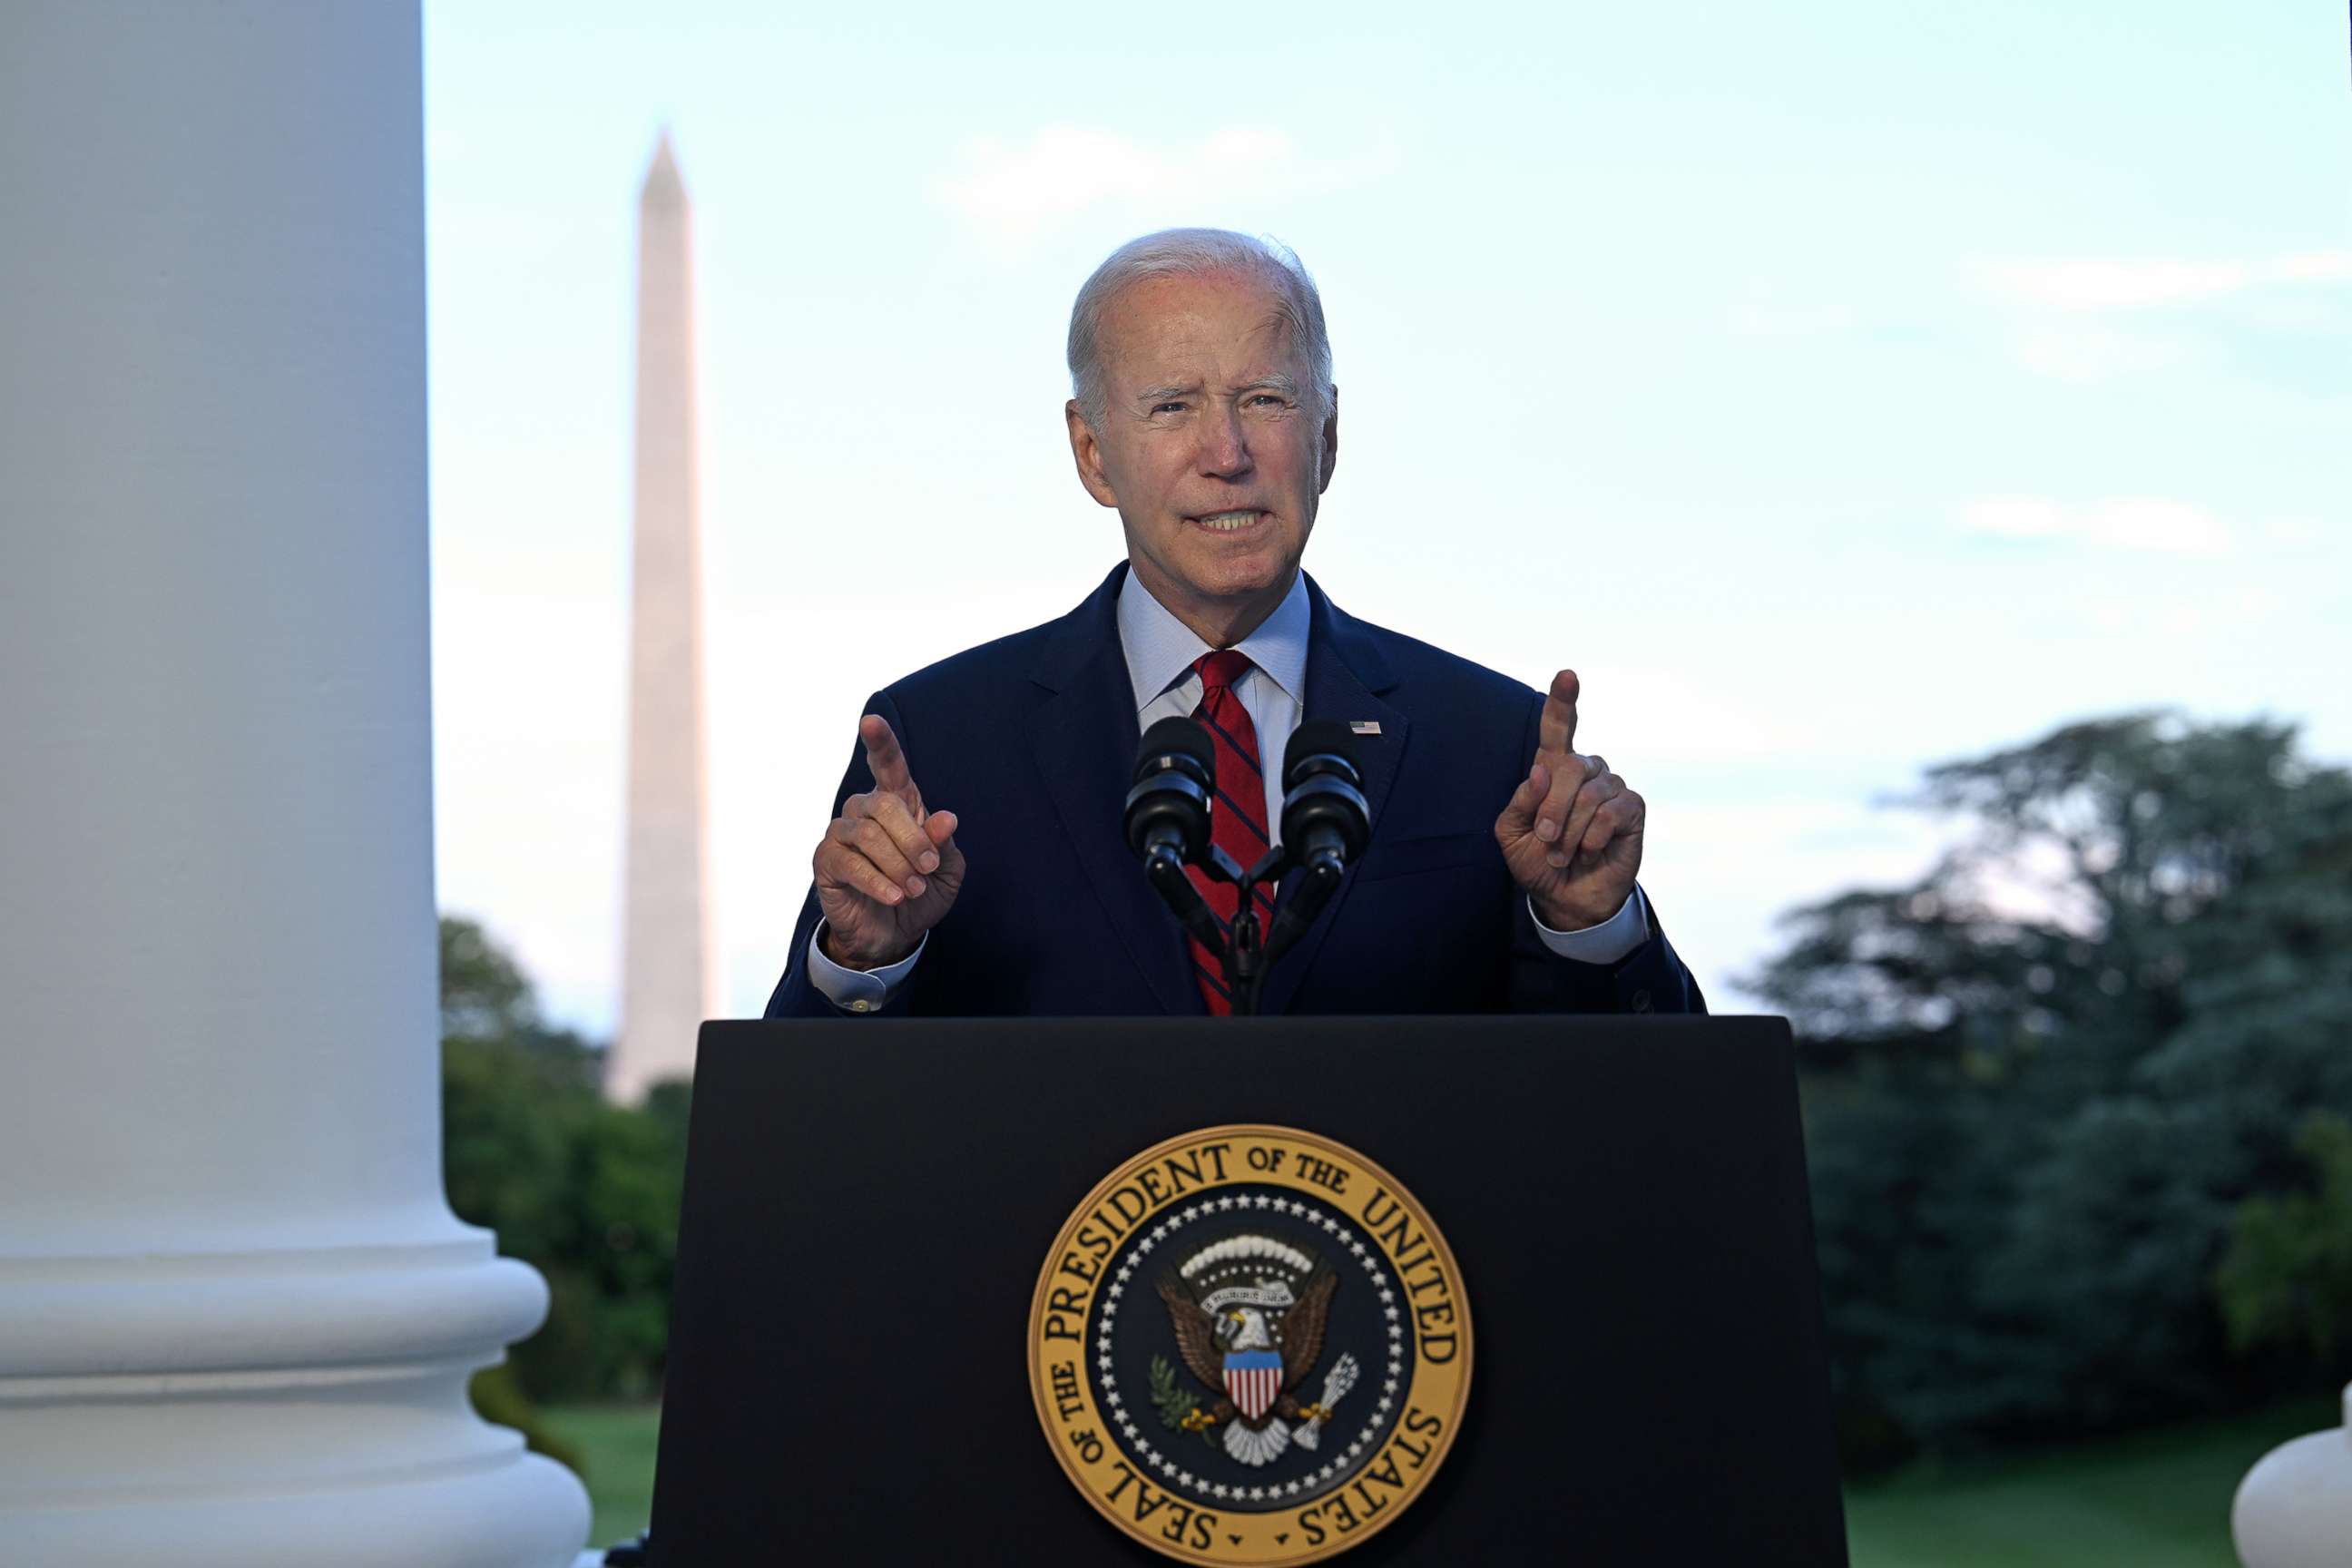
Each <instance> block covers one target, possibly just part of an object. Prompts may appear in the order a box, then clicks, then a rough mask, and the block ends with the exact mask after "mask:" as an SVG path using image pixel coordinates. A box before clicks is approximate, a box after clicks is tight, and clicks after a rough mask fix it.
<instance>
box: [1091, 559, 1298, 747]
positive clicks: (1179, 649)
mask: <svg viewBox="0 0 2352 1568" xmlns="http://www.w3.org/2000/svg"><path fill="white" fill-rule="evenodd" d="M1312 621H1313V615H1312V612H1311V610H1310V607H1309V605H1308V604H1307V574H1305V573H1304V572H1301V573H1298V574H1296V575H1294V576H1293V577H1292V578H1291V580H1290V592H1289V593H1287V594H1285V595H1283V596H1282V603H1281V604H1279V605H1276V606H1275V607H1274V614H1272V615H1270V616H1266V618H1265V620H1264V621H1263V622H1261V623H1260V624H1259V626H1258V628H1257V629H1256V630H1255V631H1254V632H1252V633H1250V635H1249V636H1247V637H1244V638H1242V640H1241V641H1240V642H1239V643H1237V644H1235V645H1234V646H1235V647H1237V648H1239V649H1240V650H1241V652H1243V653H1244V654H1245V655H1247V656H1248V658H1249V661H1250V662H1251V663H1252V664H1254V665H1255V666H1257V668H1259V669H1260V670H1262V671H1264V672H1265V675H1266V677H1267V678H1268V679H1271V680H1272V681H1273V682H1274V683H1275V684H1276V686H1279V687H1281V688H1282V689H1283V690H1284V691H1285V692H1286V693H1287V694H1288V695H1289V697H1290V700H1291V701H1292V702H1294V703H1297V704H1299V705H1301V706H1304V704H1305V702H1306V690H1307V632H1308V629H1309V626H1311V624H1312ZM1118 640H1119V644H1120V647H1121V648H1122V649H1123V650H1124V651H1125V653H1126V655H1127V678H1128V679H1129V681H1130V682H1131V683H1132V684H1133V685H1134V687H1135V710H1136V711H1137V712H1139V713H1140V712H1142V711H1143V710H1144V709H1146V708H1148V707H1150V705H1151V702H1152V700H1153V699H1155V698H1157V697H1158V696H1159V695H1160V693H1161V692H1163V691H1165V690H1167V689H1169V688H1170V687H1171V686H1173V685H1175V684H1176V683H1177V682H1178V681H1180V680H1181V679H1184V674H1185V671H1187V670H1188V669H1190V668H1192V664H1193V662H1194V661H1195V660H1197V659H1198V658H1200V657H1201V656H1202V654H1204V653H1207V652H1208V651H1210V650H1209V645H1208V644H1207V643H1205V642H1202V640H1201V637H1200V634H1199V633H1197V632H1195V631H1194V630H1193V629H1192V627H1190V626H1186V625H1185V624H1184V623H1183V622H1181V621H1180V620H1178V619H1177V618H1176V617H1175V616H1172V615H1171V614H1169V612H1168V607H1167V606H1166V605H1162V604H1161V603H1160V601H1159V600H1158V599H1156V598H1154V597H1152V595H1151V590H1150V589H1149V588H1146V587H1145V586H1144V585H1143V584H1141V583H1139V582H1138V581H1137V580H1136V576H1135V571H1134V569H1133V568H1132V567H1129V569H1128V574H1127V581H1126V582H1124V583H1122V584H1119V588H1118Z"/></svg>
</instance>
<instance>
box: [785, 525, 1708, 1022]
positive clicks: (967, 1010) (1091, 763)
mask: <svg viewBox="0 0 2352 1568" xmlns="http://www.w3.org/2000/svg"><path fill="white" fill-rule="evenodd" d="M1126 572H1127V567H1126V564H1125V563H1120V565H1119V566H1118V567H1117V568H1116V569H1115V570H1113V571H1112V573H1111V574H1110V575H1109V577H1108V578H1107V579H1105V580H1104V582H1103V584H1102V586H1101V587H1099V588H1097V590H1095V592H1094V594H1093V595H1091V596H1090V597H1088V598H1087V601H1086V603H1084V604H1082V605H1079V606H1078V607H1077V608H1076V610H1073V611H1072V612H1071V613H1070V614H1068V615H1066V616H1063V617H1062V618H1061V619H1059V620H1055V621H1049V622H1047V623H1046V624H1045V625H1044V626H1035V627H1033V628H1031V629H1030V630H1028V631H1025V632H1020V633H1017V634H1015V635H1013V636H1012V637H1003V638H1001V639H999V640H998V641H995V642H992V643H987V644H983V645H982V646H981V647H975V648H971V649H969V650H967V651H965V652H963V653H960V654H958V655H956V656H955V657H954V658H949V659H944V660H942V661H940V663H938V664H935V665H932V666H931V667H930V668H928V669H924V670H919V671H918V672H916V673H915V674H913V675H910V676H908V677H907V678H906V679H903V680H899V681H896V682H894V683H892V684H891V685H890V686H888V687H887V688H885V689H883V690H881V691H879V692H877V693H876V694H875V696H874V699H873V700H872V701H870V702H868V703H867V704H866V711H867V712H869V713H878V714H880V715H881V716H882V717H883V718H885V719H887V720H888V721H890V727H891V729H892V730H894V731H897V732H898V740H899V742H900V744H901V745H902V746H903V747H904V748H905V750H906V753H907V759H908V766H909V767H910V769H911V770H912V772H913V773H914V776H915V781H916V782H917V783H918V784H920V785H921V786H922V790H923V801H924V804H925V805H928V806H929V807H930V808H932V809H933V810H940V809H949V810H952V811H954V812H955V814H956V816H957V823H958V826H957V831H956V842H957V844H958V846H959V847H961V848H962V850H963V853H964V857H965V859H966V861H967V862H968V866H969V870H968V873H967V876H966V879H965V881H964V886H963V890H962V892H961V895H960V896H959V897H958V898H957V900H956V902H955V907H954V908H953V909H951V910H949V911H948V914H947V917H946V918H945V919H944V920H942V921H940V923H939V925H938V926H937V927H935V928H934V929H933V930H932V931H931V935H930V942H929V946H928V947H927V948H926V949H925V950H924V952H923V956H922V959H921V961H920V962H919V963H917V964H916V966H915V969H914V973H912V974H910V975H909V976H908V979H907V982H906V984H904V985H903V986H902V987H901V988H900V989H899V991H898V994H896V995H895V996H893V997H892V999H891V1001H890V1005H888V1006H887V1008H884V1009H882V1010H881V1011H883V1012H887V1013H907V1014H912V1015H916V1016H977V1015H990V1014H996V1015H1006V1014H1010V1015H1029V1014H1073V1015H1133V1014H1199V1013H1203V1012H1205V1011H1206V1010H1207V1009H1206V1008H1205V1007H1204V1006H1203V1005H1202V1000H1201V993H1200V990H1199V987H1198V986H1197V985H1196V984H1194V982H1193V978H1192V961H1191V958H1190V956H1189V955H1188V953H1187V952H1186V949H1185V943H1184V934H1183V931H1182V930H1181V928H1180V927H1179V926H1178V925H1177V923H1176V919H1175V917H1174V916H1173V915H1171V913H1169V911H1168V908H1167V906H1166V905H1165V904H1163V903H1161V902H1160V898H1159V895H1158V894H1156V893H1155V892H1153V891H1152V889H1151V888H1150V885H1149V884H1148V883H1146V882H1145V880H1144V879H1143V871H1142V868H1141V867H1140V866H1139V865H1138V864H1137V862H1136V859H1135V858H1134V856H1133V855H1131V854H1130V853H1129V851H1128V847H1127V842H1126V839H1125V837H1124V835H1123V832H1122V828H1121V820H1120V818H1121V811H1122V807H1123V805H1124V802H1125V800H1126V796H1127V786H1128V782H1129V773H1130V772H1131V771H1132V769H1133V767H1134V764H1135V752H1136V747H1137V745H1138V744H1139V742H1140V740H1141V736H1140V734H1139V731H1138V728H1137V723H1136V707H1135V692H1134V688H1133V686H1132V684H1131V683H1130V682H1129V679H1128V673H1127V662H1126V658H1125V655H1124V653H1123V652H1122V651H1121V647H1120V644H1119V637H1118V620H1117V613H1116V606H1117V604H1118V591H1119V584H1121V582H1122V581H1123V580H1124V579H1125V575H1126ZM1307 594H1308V597H1309V599H1310V602H1311V604H1312V606H1313V629H1312V631H1311V633H1310V637H1309V640H1308V644H1307V691H1306V700H1305V703H1304V705H1303V712H1304V713H1305V715H1306V716H1307V717H1308V718H1311V719H1333V720H1339V721H1349V720H1371V721H1377V722H1378V723H1379V725H1380V734H1379V735H1378V736H1377V737H1372V736H1367V737H1366V738H1365V739H1364V740H1363V741H1362V742H1360V744H1361V748H1362V752H1363V765H1364V795H1365V797H1366V799H1367V800H1369V801H1370V805H1371V820H1372V832H1371V838H1370V842H1369V843H1368V844H1367V845H1366V847H1365V849H1364V852H1363V854H1362V855H1361V856H1360V857H1359V858H1358V859H1357V861H1356V863H1355V864H1354V865H1353V866H1352V867H1351V868H1349V871H1348V874H1347V876H1346V878H1345V879H1343V880H1342V881H1341V882H1340V884H1339V890H1338V892H1337V893H1336V894H1334V895H1333V897H1332V900H1331V902H1330V904H1329V905H1328V907H1327V908H1326V909H1325V910H1323V912H1322V913H1321V915H1319V916H1318V918H1317V920H1316V921H1315V924H1314V925H1313V926H1312V927H1311V928H1310V929H1309V930H1308V931H1307V935H1306V936H1305V937H1304V938H1303V939H1302V940H1301V941H1300V942H1299V943H1298V945H1297V947H1296V948H1295V949H1293V950H1292V951H1291V952H1289V953H1288V954H1287V955H1286V956H1285V957H1284V958H1283V959H1282V960H1281V961H1280V962H1279V963H1276V964H1275V965H1274V966H1273V968H1272V969H1270V970H1269V971H1268V972H1267V975H1266V980H1265V990H1264V993H1263V997H1262V1002H1263V1007H1264V1010H1265V1012H1267V1013H1477V1012H1495V1011H1515V1012H1559V1013H1594V1012H1601V1013H1606V1012H1633V1013H1647V1012H1659V1013H1697V1012H1704V1011H1705V1010H1706V1004H1705V1003H1704V1001H1703V1000H1702V999H1701V997H1700V995H1699V989H1698V986H1697V985H1696V984H1695V983H1694V982H1693V981H1692V979H1691V977H1690V973H1689V972H1688V971H1687V970H1685V968H1684V967H1683V964H1682V961H1681V960H1680V959H1678V958H1676V957H1675V952H1674V949H1673V948H1672V947H1670V946H1668V945H1667V942H1666V939H1665V934H1664V930H1663V929H1661V928H1658V927H1657V925H1656V910H1655V909H1654V908H1653V909H1652V910H1651V916H1652V926H1653V934H1652V936H1651V939H1650V940H1649V941H1648V942H1644V943H1643V945H1642V946H1641V947H1639V948H1637V949H1635V950H1634V951H1633V952H1632V953H1629V954H1628V955H1626V956H1625V957H1624V958H1623V959H1622V960H1620V961H1619V962H1618V963H1613V964H1606V965H1602V964H1589V963H1574V962H1572V961H1570V960H1568V959H1563V958H1560V957H1559V956H1557V955H1556V954H1554V953H1553V952H1550V951H1549V949H1547V948H1546V947H1544V945H1543V943H1542V942H1541V940H1540V939H1539V938H1538V935H1537V932H1536V929H1535V924H1534V921H1532V920H1531V919H1530V917H1529V916H1528V905H1527V899H1526V898H1525V896H1524V895H1522V894H1521V893H1520V892H1519V891H1518V890H1517V888H1516V887H1514V885H1513V884H1512V881H1511V879H1510V874H1509V872H1508V871H1507V870H1506V869H1505V868H1504V865H1503V855H1502V851H1501V849H1499V848H1498V847H1496V843H1495V817H1496V815H1497V814H1498V813H1499V812H1500V811H1501V810H1502V808H1503V803H1504V802H1505V801H1506V800H1507V799H1508V798H1509V796H1510V794H1511V792H1512V791H1513V790H1514V789H1516V788H1517V787H1518V784H1519V782H1520V781H1521V780H1522V779H1524V778H1525V777H1526V776H1527V773H1528V766H1529V764H1530V763H1532V762H1533V760H1534V757H1535V750H1536V732H1537V720H1538V716H1539V715H1540V714H1541V712H1542V710H1543V696H1542V694H1541V693H1539V692H1535V691H1531V690H1529V689H1528V688H1527V687H1525V686H1522V685H1520V684H1519V683H1518V682H1517V681H1515V680H1512V679H1508V678H1507V677H1505V676H1501V675H1497V674H1496V673H1495V672H1494V671H1492V670H1489V669H1485V668H1480V667H1479V666H1477V665H1475V664H1472V663H1471V662H1469V661H1468V660H1467V659H1463V658H1455V657H1454V656H1453V655H1452V654H1449V653H1445V652H1443V651H1441V650H1439V649H1437V648H1433V647H1430V646H1429V645H1428V644H1426V643H1422V642H1416V641H1414V640H1413V639H1412V638H1411V637H1402V636H1399V635H1398V634H1397V633H1395V632H1391V631H1386V630H1383V629H1382V628H1381V627H1379V626H1370V625H1368V624H1366V623H1365V622H1362V621H1360V620H1357V619H1356V618H1355V617H1354V616H1349V615H1347V614H1345V613H1343V612H1342V611H1340V610H1339V609H1338V608H1337V607H1335V606H1334V605H1332V603H1331V601H1330V600H1329V599H1328V598H1326V597H1325V596H1324V595H1323V591H1322V590H1321V589H1320V588H1318V587H1317V586H1316V584H1315V581H1314V579H1313V578H1311V577H1310V578H1308V579H1307ZM873 787H874V781H873V776H872V774H871V773H868V772H867V770H866V761H865V749H864V747H863V746H862V745H860V746H858V747H857V748H856V755H855V756H854V757H853V759H852V761H851V763H850V765H849V773H848V776H847V777H845V778H844V779H843V780H842V784H841V791H840V793H839V794H838V795H835V797H834V814H835V816H839V815H840V811H841V803H842V802H843V801H845V800H846V799H847V798H848V797H849V796H850V795H856V794H859V793H861V792H863V791H866V790H869V789H871V788H873ZM1290 891H1291V887H1290V885H1289V884H1288V883H1286V884H1285V886H1284V888H1283V889H1281V892H1280V894H1279V895H1278V896H1277V907H1278V906H1279V902H1280V900H1281V899H1282V898H1286V897H1287V896H1288V894H1289V892H1290ZM817 920H818V913H817V903H816V894H815V891H814V889H811V891H810V894H809V897H808V900H807V901H806V903H805V904H804V905H803V908H802V910H801V918H800V923H799V924H798V926H797V927H795V928H794V930H793V945H792V951H791V963H790V967H788V968H787V969H786V970H785V971H784V976H783V979H782V981H781V982H779V983H778V984H777V986H776V990H775V994H774V995H773V996H772V997H771V998H770V999H769V1002H768V1016H770V1017H772V1018H774V1017H823V1016H835V1015H837V1014H838V1012H839V1009H837V1008H835V1006H834V1005H833V1004H832V1003H831V1002H829V1001H827V1000H826V999H825V997H824V994H823V993H821V992H819V991H818V990H817V989H816V988H815V987H814V985H812V984H810V983H809V977H808V973H807V970H808V958H807V955H808V944H809V937H810V934H811V933H812V932H813V931H815V929H816V924H817Z"/></svg>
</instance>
